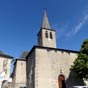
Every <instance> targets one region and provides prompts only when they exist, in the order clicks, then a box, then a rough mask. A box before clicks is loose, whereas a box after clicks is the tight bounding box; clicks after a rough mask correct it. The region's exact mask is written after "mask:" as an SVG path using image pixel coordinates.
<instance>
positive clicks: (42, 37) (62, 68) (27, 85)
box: [12, 10, 83, 88]
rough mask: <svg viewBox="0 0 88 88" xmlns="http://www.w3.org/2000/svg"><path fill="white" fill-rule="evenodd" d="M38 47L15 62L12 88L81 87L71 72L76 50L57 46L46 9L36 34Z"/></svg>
mask: <svg viewBox="0 0 88 88" xmlns="http://www.w3.org/2000/svg"><path fill="white" fill-rule="evenodd" d="M37 37H38V45H37V46H33V47H32V49H31V50H30V51H29V52H24V53H23V54H22V56H21V57H20V58H18V59H16V61H15V63H14V71H13V82H12V86H13V88H72V86H77V85H83V80H82V79H76V78H75V77H74V73H73V72H71V71H70V68H71V65H72V64H73V62H74V60H75V59H76V58H77V55H78V53H79V52H78V51H74V50H67V49H60V48H57V46H56V30H54V29H52V28H51V26H50V23H49V20H48V16H47V13H46V10H44V16H43V20H42V25H41V28H40V30H39V32H38V34H37Z"/></svg>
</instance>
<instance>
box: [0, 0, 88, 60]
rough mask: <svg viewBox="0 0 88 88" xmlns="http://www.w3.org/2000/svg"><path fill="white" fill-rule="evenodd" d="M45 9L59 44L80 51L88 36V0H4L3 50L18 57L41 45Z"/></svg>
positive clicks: (0, 21) (0, 10)
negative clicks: (40, 32)
mask: <svg viewBox="0 0 88 88" xmlns="http://www.w3.org/2000/svg"><path fill="white" fill-rule="evenodd" d="M44 8H46V10H47V15H48V18H49V21H50V24H51V27H52V28H53V29H55V30H56V32H57V33H56V37H57V47H58V48H63V49H70V50H77V51H78V50H79V49H80V47H81V44H82V42H83V41H84V39H86V38H88V0H0V50H2V51H3V52H5V53H7V54H9V55H12V56H13V57H15V58H17V57H19V56H20V54H21V53H22V51H30V49H31V48H32V47H33V45H37V33H38V31H39V30H40V28H41V22H42V17H43V11H44Z"/></svg>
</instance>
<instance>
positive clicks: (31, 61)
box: [26, 50, 35, 88]
mask: <svg viewBox="0 0 88 88" xmlns="http://www.w3.org/2000/svg"><path fill="white" fill-rule="evenodd" d="M26 63H27V64H26V65H27V66H26V67H27V68H26V71H27V73H26V74H27V88H34V85H35V82H34V80H35V75H34V74H35V50H34V51H33V52H31V54H30V55H29V56H28V58H27V59H26Z"/></svg>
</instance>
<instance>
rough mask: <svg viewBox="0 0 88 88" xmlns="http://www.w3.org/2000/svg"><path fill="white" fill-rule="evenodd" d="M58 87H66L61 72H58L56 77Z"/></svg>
mask: <svg viewBox="0 0 88 88" xmlns="http://www.w3.org/2000/svg"><path fill="white" fill-rule="evenodd" d="M58 85H59V88H66V83H65V77H64V75H63V74H60V75H59V77H58Z"/></svg>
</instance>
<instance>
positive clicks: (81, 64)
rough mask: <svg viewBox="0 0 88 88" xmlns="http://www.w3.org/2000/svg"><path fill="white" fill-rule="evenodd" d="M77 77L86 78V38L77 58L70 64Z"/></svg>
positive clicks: (87, 72)
mask: <svg viewBox="0 0 88 88" xmlns="http://www.w3.org/2000/svg"><path fill="white" fill-rule="evenodd" d="M71 70H72V71H74V73H75V76H76V77H77V78H84V79H88V39H86V40H85V41H84V42H83V44H82V46H81V49H80V51H79V54H78V57H77V59H76V60H75V61H74V63H73V65H72V66H71Z"/></svg>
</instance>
